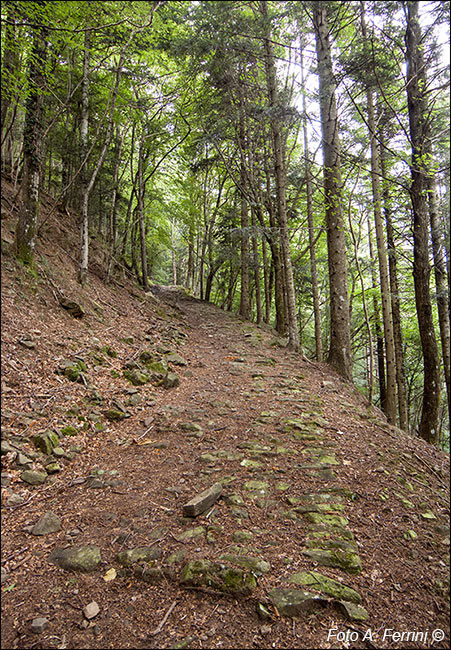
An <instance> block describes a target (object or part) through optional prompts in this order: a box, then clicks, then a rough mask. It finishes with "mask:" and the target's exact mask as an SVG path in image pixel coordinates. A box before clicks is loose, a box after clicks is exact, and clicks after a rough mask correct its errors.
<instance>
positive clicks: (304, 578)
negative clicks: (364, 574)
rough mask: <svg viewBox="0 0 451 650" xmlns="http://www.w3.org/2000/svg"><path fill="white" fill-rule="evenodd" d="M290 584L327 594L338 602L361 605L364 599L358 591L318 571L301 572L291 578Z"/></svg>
mask: <svg viewBox="0 0 451 650" xmlns="http://www.w3.org/2000/svg"><path fill="white" fill-rule="evenodd" d="M289 582H292V583H294V584H296V585H303V586H305V587H311V588H312V589H316V590H317V591H321V593H323V594H327V595H328V596H331V597H332V598H336V599H337V600H344V601H349V602H352V603H360V602H361V601H362V597H361V595H360V594H359V593H357V591H355V590H354V589H351V587H347V586H346V585H343V584H341V582H337V581H336V580H332V579H331V578H328V577H327V576H324V575H322V574H321V573H318V572H317V571H300V572H299V573H295V574H294V575H292V576H290V578H289Z"/></svg>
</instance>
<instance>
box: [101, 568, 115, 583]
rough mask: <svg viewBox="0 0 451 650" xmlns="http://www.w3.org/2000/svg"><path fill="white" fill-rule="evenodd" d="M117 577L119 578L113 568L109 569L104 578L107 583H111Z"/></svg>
mask: <svg viewBox="0 0 451 650" xmlns="http://www.w3.org/2000/svg"><path fill="white" fill-rule="evenodd" d="M116 576H117V573H116V569H115V568H114V567H112V568H111V569H108V571H107V572H106V573H105V575H104V576H103V579H104V580H105V582H110V581H111V580H114V578H115V577H116Z"/></svg>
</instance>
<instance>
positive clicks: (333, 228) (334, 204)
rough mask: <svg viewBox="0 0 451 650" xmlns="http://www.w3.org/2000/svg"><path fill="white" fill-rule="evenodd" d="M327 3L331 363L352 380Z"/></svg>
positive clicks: (318, 24)
mask: <svg viewBox="0 0 451 650" xmlns="http://www.w3.org/2000/svg"><path fill="white" fill-rule="evenodd" d="M325 4H327V3H323V2H316V3H315V7H314V14H313V21H314V26H315V37H316V53H317V60H318V74H319V99H320V112H321V129H322V138H323V158H324V194H325V199H324V200H325V207H326V228H327V250H328V265H329V291H330V347H329V355H328V362H329V363H330V364H331V365H333V366H334V367H335V368H336V370H337V371H338V372H339V373H340V374H341V375H342V376H343V377H345V378H346V379H349V380H352V356H351V335H350V322H349V300H348V286H347V260H346V238H345V230H344V221H343V213H342V203H341V172H340V141H339V137H338V118H337V105H336V101H335V81H334V77H333V71H332V60H331V53H330V43H329V27H328V21H327V13H326V8H325V7H324V6H323V5H325Z"/></svg>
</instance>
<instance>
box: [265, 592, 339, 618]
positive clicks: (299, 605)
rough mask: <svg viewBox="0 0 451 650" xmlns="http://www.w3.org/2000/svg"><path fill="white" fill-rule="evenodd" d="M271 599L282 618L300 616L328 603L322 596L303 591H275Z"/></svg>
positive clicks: (270, 596) (270, 594) (271, 593)
mask: <svg viewBox="0 0 451 650" xmlns="http://www.w3.org/2000/svg"><path fill="white" fill-rule="evenodd" d="M269 599H270V601H271V602H272V604H273V605H274V607H275V608H276V609H277V611H278V612H279V614H281V615H282V616H300V615H302V614H305V613H308V612H312V611H314V610H316V609H319V608H320V607H322V606H324V605H325V604H326V603H327V600H326V599H325V598H323V597H322V596H319V595H318V594H313V593H311V592H309V591H304V590H302V589H273V590H272V591H271V592H270V593H269Z"/></svg>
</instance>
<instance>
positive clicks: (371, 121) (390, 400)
mask: <svg viewBox="0 0 451 650" xmlns="http://www.w3.org/2000/svg"><path fill="white" fill-rule="evenodd" d="M361 27H362V35H363V39H364V41H365V45H366V44H367V42H368V36H367V29H366V23H365V12H364V7H362V11H361ZM366 107H367V114H368V128H369V132H370V143H371V187H372V191H373V210H374V224H375V227H376V243H377V254H378V260H379V278H380V286H381V302H382V320H383V324H384V343H385V355H386V364H385V366H386V372H387V375H386V379H387V390H386V399H385V400H384V404H383V409H384V412H385V414H386V416H387V418H388V421H389V422H390V423H391V424H396V403H397V402H396V360H395V343H394V334H393V321H392V315H391V308H390V307H391V302H390V284H389V275H388V262H387V251H386V245H385V235H384V226H383V221H382V193H381V183H380V173H381V172H380V162H379V148H378V143H377V139H376V119H375V111H374V100H373V91H372V89H371V88H370V87H367V89H366Z"/></svg>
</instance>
